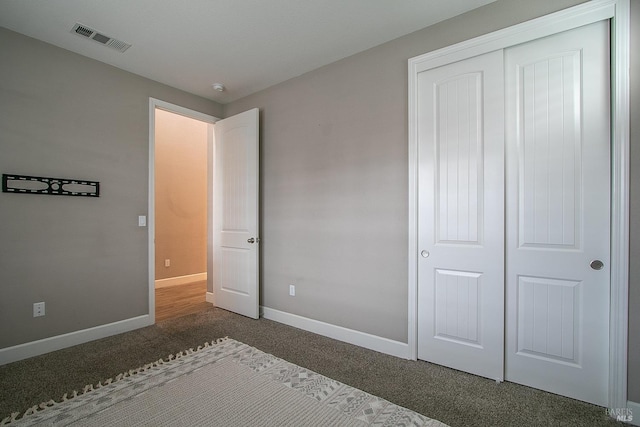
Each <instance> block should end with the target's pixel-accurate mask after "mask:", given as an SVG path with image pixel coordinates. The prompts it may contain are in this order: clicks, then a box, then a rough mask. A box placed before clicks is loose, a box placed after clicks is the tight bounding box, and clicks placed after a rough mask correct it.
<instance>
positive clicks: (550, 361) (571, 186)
mask: <svg viewBox="0 0 640 427" xmlns="http://www.w3.org/2000/svg"><path fill="white" fill-rule="evenodd" d="M608 46H609V29H608V24H607V23H606V22H605V21H603V22H600V23H596V24H592V25H589V26H586V27H582V28H578V29H576V30H572V31H568V32H565V33H561V34H558V35H554V36H551V37H547V38H544V39H540V40H536V41H533V42H530V43H526V44H523V45H519V46H516V47H513V48H510V49H508V50H506V51H505V78H506V88H507V104H506V107H507V108H506V123H507V152H508V154H507V155H508V162H507V170H508V172H507V206H508V210H507V326H508V330H507V341H506V379H507V380H509V381H514V382H518V383H521V384H526V385H529V386H532V387H536V388H539V389H543V390H548V391H551V392H553V393H558V394H562V395H565V396H570V397H574V398H576V399H580V400H584V401H587V402H592V403H595V404H599V405H603V406H604V405H606V404H607V390H608V369H609V365H608V355H609V334H608V332H609V285H610V283H609V227H610V218H609V216H610V213H609V209H610V208H609V206H610V199H609V197H610V195H609V189H610V184H609V181H610V170H609V163H610V160H609V152H610V142H609V138H610V137H609V135H610V134H609V105H610V100H609V49H608ZM599 267H600V269H598V268H599Z"/></svg>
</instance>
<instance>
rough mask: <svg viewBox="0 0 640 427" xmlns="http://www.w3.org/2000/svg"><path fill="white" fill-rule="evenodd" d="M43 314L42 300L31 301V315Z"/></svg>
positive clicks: (38, 315)
mask: <svg viewBox="0 0 640 427" xmlns="http://www.w3.org/2000/svg"><path fill="white" fill-rule="evenodd" d="M40 316H44V302H34V303H33V317H40Z"/></svg>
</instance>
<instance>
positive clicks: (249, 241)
mask: <svg viewBox="0 0 640 427" xmlns="http://www.w3.org/2000/svg"><path fill="white" fill-rule="evenodd" d="M255 241H256V239H254V238H253V237H252V238H250V239H247V243H254V242H255Z"/></svg>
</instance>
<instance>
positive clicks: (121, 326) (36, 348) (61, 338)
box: [0, 314, 153, 365]
mask: <svg viewBox="0 0 640 427" xmlns="http://www.w3.org/2000/svg"><path fill="white" fill-rule="evenodd" d="M152 324H153V322H151V317H150V316H149V315H148V314H145V315H143V316H138V317H133V318H131V319H126V320H120V321H118V322H114V323H108V324H106V325H100V326H96V327H93V328H89V329H83V330H81V331H75V332H70V333H68V334H63V335H57V336H55V337H50V338H44V339H41V340H37V341H32V342H28V343H25V344H19V345H15V346H13V347H7V348H3V349H0V365H6V364H7V363H11V362H16V361H18V360H22V359H27V358H29V357H34V356H39V355H41V354H45V353H49V352H51V351H56V350H60V349H63V348H67V347H71V346H74V345H78V344H83V343H85V342H89V341H93V340H97V339H100V338H106V337H109V336H111V335H116V334H121V333H123V332H129V331H132V330H134V329H139V328H143V327H145V326H149V325H152Z"/></svg>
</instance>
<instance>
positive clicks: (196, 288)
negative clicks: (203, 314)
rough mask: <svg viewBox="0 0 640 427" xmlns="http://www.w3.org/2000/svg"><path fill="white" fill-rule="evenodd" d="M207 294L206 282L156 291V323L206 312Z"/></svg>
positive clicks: (207, 304)
mask: <svg viewBox="0 0 640 427" xmlns="http://www.w3.org/2000/svg"><path fill="white" fill-rule="evenodd" d="M206 293H207V282H206V281H204V280H203V281H200V282H193V283H187V284H184V285H177V286H169V287H166V288H158V289H156V322H160V321H162V320H167V319H173V318H175V317H181V316H186V315H187V314H192V313H197V312H199V311H203V310H206V309H207V308H209V307H211V304H210V303H208V302H207V301H206Z"/></svg>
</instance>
